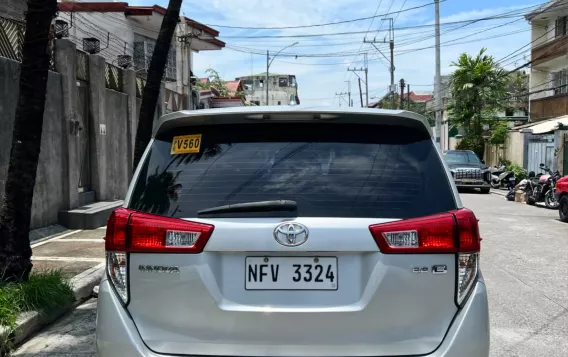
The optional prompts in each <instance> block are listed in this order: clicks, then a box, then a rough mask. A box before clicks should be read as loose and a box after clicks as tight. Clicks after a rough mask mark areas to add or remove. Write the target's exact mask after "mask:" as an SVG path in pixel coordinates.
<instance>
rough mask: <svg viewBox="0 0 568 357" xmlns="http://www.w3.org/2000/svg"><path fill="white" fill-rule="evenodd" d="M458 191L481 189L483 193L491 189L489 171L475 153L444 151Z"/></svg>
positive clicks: (468, 151)
mask: <svg viewBox="0 0 568 357" xmlns="http://www.w3.org/2000/svg"><path fill="white" fill-rule="evenodd" d="M442 155H443V156H444V159H445V160H446V163H447V164H448V166H449V167H450V172H451V173H452V177H453V178H454V182H455V184H456V187H457V188H458V189H464V188H479V189H480V190H481V193H489V191H490V189H491V185H490V184H489V183H490V182H491V180H490V177H491V174H490V173H489V169H488V168H487V166H485V163H484V162H483V161H482V160H480V159H479V158H478V157H477V155H475V153H474V152H473V151H470V150H444V151H443V152H442Z"/></svg>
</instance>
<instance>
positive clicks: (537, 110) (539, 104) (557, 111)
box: [530, 94, 568, 122]
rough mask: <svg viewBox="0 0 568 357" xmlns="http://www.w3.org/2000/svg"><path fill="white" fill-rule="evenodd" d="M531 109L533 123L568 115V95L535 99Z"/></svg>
mask: <svg viewBox="0 0 568 357" xmlns="http://www.w3.org/2000/svg"><path fill="white" fill-rule="evenodd" d="M530 108H531V109H530V118H531V121H533V122H535V121H541V120H546V119H551V118H556V117H560V116H563V115H568V94H557V95H553V96H550V97H544V98H539V99H533V100H531V105H530Z"/></svg>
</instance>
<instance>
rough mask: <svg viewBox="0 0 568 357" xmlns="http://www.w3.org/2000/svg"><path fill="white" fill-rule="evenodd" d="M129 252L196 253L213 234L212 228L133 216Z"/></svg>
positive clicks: (146, 216) (177, 220) (204, 225)
mask: <svg viewBox="0 0 568 357" xmlns="http://www.w3.org/2000/svg"><path fill="white" fill-rule="evenodd" d="M128 226H129V228H130V234H129V238H130V239H129V244H128V251H129V252H140V253H142V252H144V253H152V252H159V253H168V252H169V253H200V252H202V251H203V248H204V247H205V244H206V243H207V241H208V240H209V237H210V236H211V233H213V228H214V227H213V226H212V225H208V224H202V223H195V222H189V221H184V220H182V219H177V218H169V217H161V216H155V215H151V214H146V213H138V212H136V213H133V214H132V216H131V217H130V223H129V224H128Z"/></svg>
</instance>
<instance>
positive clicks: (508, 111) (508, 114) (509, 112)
mask: <svg viewBox="0 0 568 357" xmlns="http://www.w3.org/2000/svg"><path fill="white" fill-rule="evenodd" d="M513 115H515V109H513V108H507V109H505V116H506V117H512V116H513Z"/></svg>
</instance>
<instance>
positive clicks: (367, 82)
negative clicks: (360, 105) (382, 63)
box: [365, 53, 369, 107]
mask: <svg viewBox="0 0 568 357" xmlns="http://www.w3.org/2000/svg"><path fill="white" fill-rule="evenodd" d="M365 105H366V106H367V107H368V106H369V60H368V58H367V53H365Z"/></svg>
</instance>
